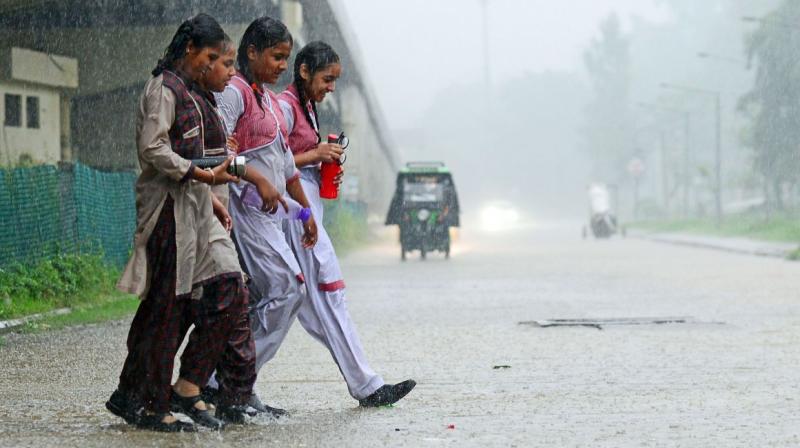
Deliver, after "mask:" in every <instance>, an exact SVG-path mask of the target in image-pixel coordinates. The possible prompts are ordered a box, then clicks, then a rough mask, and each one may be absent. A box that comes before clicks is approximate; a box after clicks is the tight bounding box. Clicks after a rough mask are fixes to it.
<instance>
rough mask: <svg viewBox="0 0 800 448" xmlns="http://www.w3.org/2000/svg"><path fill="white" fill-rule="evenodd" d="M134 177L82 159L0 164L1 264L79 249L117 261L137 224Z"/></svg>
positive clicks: (125, 254)
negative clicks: (7, 166)
mask: <svg viewBox="0 0 800 448" xmlns="http://www.w3.org/2000/svg"><path fill="white" fill-rule="evenodd" d="M135 180H136V175H135V174H134V173H132V172H122V173H107V172H101V171H97V170H93V169H91V168H89V167H87V166H85V165H81V164H75V165H67V164H64V165H62V166H60V167H55V166H49V165H45V166H37V167H32V168H14V169H0V226H1V227H0V228H2V229H3V231H2V232H0V266H2V265H8V264H10V263H14V262H20V263H32V262H36V261H39V260H41V259H43V258H48V257H52V256H54V255H56V254H58V253H60V252H67V253H74V252H83V251H87V252H88V251H91V252H97V251H100V252H101V253H102V254H103V255H104V256H105V258H106V260H107V261H108V262H109V263H112V264H114V265H117V266H121V265H122V264H124V263H125V261H126V259H127V257H128V253H129V250H130V246H131V241H132V236H133V231H134V227H135V225H136V205H135V198H134V190H133V184H134V182H135Z"/></svg>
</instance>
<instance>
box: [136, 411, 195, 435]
mask: <svg viewBox="0 0 800 448" xmlns="http://www.w3.org/2000/svg"><path fill="white" fill-rule="evenodd" d="M170 415H172V414H169V413H166V414H143V415H141V416H139V418H138V419H137V421H136V427H138V428H141V429H148V430H150V431H156V432H196V431H197V428H196V427H195V426H194V425H193V424H191V423H186V422H182V421H180V420H175V421H174V422H172V423H166V422H164V417H167V416H170Z"/></svg>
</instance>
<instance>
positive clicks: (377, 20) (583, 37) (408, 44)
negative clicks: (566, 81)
mask: <svg viewBox="0 0 800 448" xmlns="http://www.w3.org/2000/svg"><path fill="white" fill-rule="evenodd" d="M341 2H342V3H343V4H344V5H345V7H346V9H347V12H348V16H349V20H350V23H351V25H352V27H353V29H354V32H355V34H356V36H357V37H358V45H359V46H360V49H361V52H362V54H363V56H364V59H365V61H364V63H365V64H364V65H365V66H366V68H367V71H368V75H369V77H370V79H371V80H372V84H373V87H374V89H375V91H376V92H377V94H378V97H379V101H380V103H381V105H382V107H383V109H384V113H385V114H386V118H387V119H388V120H389V122H390V126H391V127H392V128H393V129H398V128H406V127H410V126H413V125H415V124H416V117H417V116H419V115H420V114H421V113H423V112H424V111H425V109H426V108H427V106H428V105H429V103H430V99H431V97H432V95H434V94H435V93H436V92H437V91H438V90H440V89H442V88H444V87H447V86H451V85H463V84H467V83H470V82H475V81H481V80H482V79H483V47H482V43H481V39H482V37H481V36H482V31H481V30H482V28H481V24H482V22H481V7H480V0H396V1H394V0H393V1H390V0H341ZM488 10H489V41H490V44H489V49H490V66H491V71H490V73H491V78H492V81H493V82H494V83H495V84H497V83H502V82H503V81H504V80H507V79H509V78H511V77H514V76H515V75H517V74H521V73H524V72H526V71H530V72H538V71H544V70H580V69H581V64H582V62H581V53H582V51H583V49H584V48H585V46H586V45H587V43H588V42H589V41H590V40H591V38H592V37H593V36H594V35H595V34H596V33H597V28H598V24H599V22H600V21H601V20H602V19H603V18H604V17H605V16H607V15H608V14H609V13H611V12H612V11H617V12H618V13H619V15H620V16H621V17H622V18H623V20H624V21H625V22H628V19H629V18H630V17H632V16H637V15H638V16H641V17H644V18H647V19H650V20H653V21H662V20H667V19H668V18H669V15H668V11H667V10H666V9H665V8H664V7H663V6H658V4H657V2H655V1H653V0H489V8H488Z"/></svg>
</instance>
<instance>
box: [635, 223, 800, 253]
mask: <svg viewBox="0 0 800 448" xmlns="http://www.w3.org/2000/svg"><path fill="white" fill-rule="evenodd" d="M628 236H629V237H631V238H637V239H642V240H647V241H653V242H657V243H666V244H672V245H676V246H685V247H694V248H698V249H712V250H718V251H723V252H730V253H736V254H742V255H753V256H758V257H769V258H782V259H788V258H789V255H790V254H791V253H792V252H794V251H795V250H797V249H798V247H799V246H800V244H794V243H778V242H770V241H759V240H751V239H746V238H724V237H709V236H699V235H689V234H684V233H648V232H644V231H641V230H635V229H629V230H628Z"/></svg>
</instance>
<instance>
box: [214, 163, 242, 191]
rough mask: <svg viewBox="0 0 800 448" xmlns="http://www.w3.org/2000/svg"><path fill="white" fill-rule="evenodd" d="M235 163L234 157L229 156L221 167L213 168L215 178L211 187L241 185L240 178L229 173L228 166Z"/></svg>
mask: <svg viewBox="0 0 800 448" xmlns="http://www.w3.org/2000/svg"><path fill="white" fill-rule="evenodd" d="M232 161H233V156H229V157H228V158H227V159H226V160H225V162H223V163H222V164H221V165H219V166H217V167H215V168H213V169H212V170H211V171H212V172H213V173H214V178H213V179H212V180H211V185H221V184H227V183H228V182H236V183H239V178H238V177H237V176H234V175H232V174H230V173H228V166H229V165H230V164H231V162H232Z"/></svg>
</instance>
